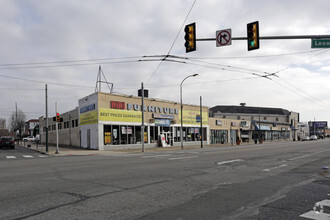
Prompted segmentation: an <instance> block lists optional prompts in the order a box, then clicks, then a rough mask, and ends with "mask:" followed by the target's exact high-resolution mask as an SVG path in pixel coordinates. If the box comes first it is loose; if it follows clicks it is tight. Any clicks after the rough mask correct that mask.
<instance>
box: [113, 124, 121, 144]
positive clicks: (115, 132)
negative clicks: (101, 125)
mask: <svg viewBox="0 0 330 220" xmlns="http://www.w3.org/2000/svg"><path fill="white" fill-rule="evenodd" d="M112 139H113V141H112V144H114V145H118V144H120V140H119V126H118V125H113V126H112Z"/></svg>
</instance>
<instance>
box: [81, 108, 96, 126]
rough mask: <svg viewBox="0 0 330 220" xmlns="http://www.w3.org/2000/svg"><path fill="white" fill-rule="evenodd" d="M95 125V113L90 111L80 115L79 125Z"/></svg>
mask: <svg viewBox="0 0 330 220" xmlns="http://www.w3.org/2000/svg"><path fill="white" fill-rule="evenodd" d="M95 123H97V111H96V110H94V111H90V112H85V113H82V114H80V125H89V124H95Z"/></svg>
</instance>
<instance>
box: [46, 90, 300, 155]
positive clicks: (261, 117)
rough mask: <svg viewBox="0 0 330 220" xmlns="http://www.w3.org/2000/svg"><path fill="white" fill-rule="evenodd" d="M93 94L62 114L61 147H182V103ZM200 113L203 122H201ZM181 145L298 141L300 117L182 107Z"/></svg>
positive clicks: (52, 127)
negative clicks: (142, 100)
mask: <svg viewBox="0 0 330 220" xmlns="http://www.w3.org/2000/svg"><path fill="white" fill-rule="evenodd" d="M141 104H142V103H141V97H138V96H132V95H121V94H109V93H101V92H95V93H93V94H91V95H88V96H86V97H84V98H82V99H80V100H79V101H78V107H77V108H76V109H74V110H72V111H69V112H66V113H62V114H61V117H62V118H63V122H60V123H59V126H58V127H59V137H60V138H59V144H60V145H71V146H77V147H83V148H88V149H98V150H112V149H125V148H141V145H142V143H144V145H145V147H157V146H180V145H181V131H180V129H181V112H180V109H181V105H180V103H177V102H173V101H167V100H160V99H154V98H144V111H143V112H144V119H143V121H144V128H143V127H142V111H141V110H142V105H141ZM201 112H202V129H201V123H200V122H198V119H199V118H200V115H201ZM182 117H183V121H182V123H183V126H182V127H183V129H182V141H183V145H199V144H201V134H202V133H203V138H202V139H203V143H204V144H206V145H207V144H219V143H221V144H228V143H231V144H233V145H234V144H235V145H236V144H237V143H238V142H251V143H253V142H256V141H258V140H262V141H278V140H298V122H299V113H295V112H290V111H288V110H285V109H281V108H264V107H247V106H215V107H212V108H210V109H209V108H208V107H205V106H202V107H200V106H197V105H187V104H183V112H182ZM39 121H40V127H41V128H42V129H41V131H40V136H41V142H42V143H45V140H46V120H45V119H44V118H43V117H41V118H40V119H39ZM48 131H49V138H48V140H49V141H48V142H49V143H53V144H55V143H56V135H55V134H56V122H54V121H53V118H52V117H50V118H49V119H48Z"/></svg>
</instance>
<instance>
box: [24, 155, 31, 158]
mask: <svg viewBox="0 0 330 220" xmlns="http://www.w3.org/2000/svg"><path fill="white" fill-rule="evenodd" d="M23 157H25V158H33V156H31V155H23Z"/></svg>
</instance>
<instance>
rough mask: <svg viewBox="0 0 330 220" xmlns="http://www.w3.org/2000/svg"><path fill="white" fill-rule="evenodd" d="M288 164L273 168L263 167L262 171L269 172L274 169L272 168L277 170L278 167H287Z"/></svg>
mask: <svg viewBox="0 0 330 220" xmlns="http://www.w3.org/2000/svg"><path fill="white" fill-rule="evenodd" d="M286 166H288V165H287V164H282V165H280V166H278V167H271V168H268V169H263V170H262V171H266V172H269V171H272V170H276V169H279V168H282V167H286Z"/></svg>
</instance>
